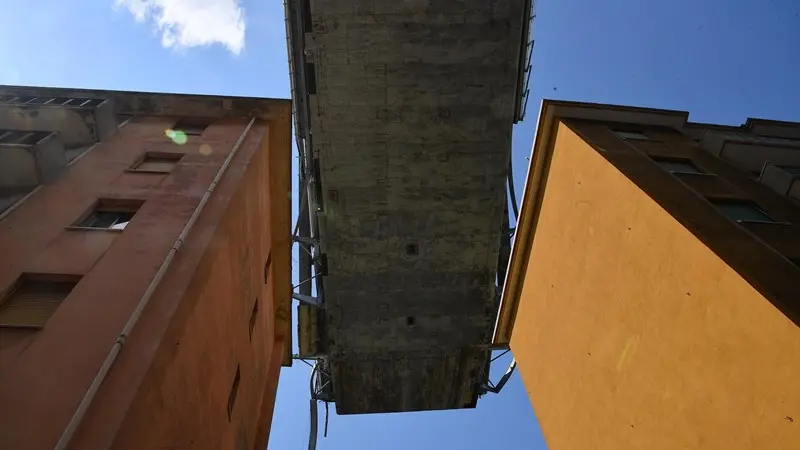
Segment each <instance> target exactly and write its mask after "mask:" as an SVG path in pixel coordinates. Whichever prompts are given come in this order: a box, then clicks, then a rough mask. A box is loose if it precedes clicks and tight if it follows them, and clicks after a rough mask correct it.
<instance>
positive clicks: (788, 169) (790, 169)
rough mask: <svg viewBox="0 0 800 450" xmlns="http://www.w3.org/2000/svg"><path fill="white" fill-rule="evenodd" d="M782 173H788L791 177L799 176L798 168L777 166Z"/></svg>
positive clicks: (799, 170) (799, 168)
mask: <svg viewBox="0 0 800 450" xmlns="http://www.w3.org/2000/svg"><path fill="white" fill-rule="evenodd" d="M778 167H780V168H781V170H783V171H784V172H787V173H790V174H792V175H796V176H800V166H778Z"/></svg>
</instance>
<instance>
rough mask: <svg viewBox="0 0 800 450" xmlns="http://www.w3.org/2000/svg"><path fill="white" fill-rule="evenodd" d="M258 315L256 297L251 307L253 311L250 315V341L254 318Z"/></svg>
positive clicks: (254, 325) (254, 323) (254, 324)
mask: <svg viewBox="0 0 800 450" xmlns="http://www.w3.org/2000/svg"><path fill="white" fill-rule="evenodd" d="M257 315H258V297H256V302H255V304H254V305H253V311H252V312H251V313H250V323H249V327H250V340H251V341H252V340H253V329H254V328H255V327H256V317H257Z"/></svg>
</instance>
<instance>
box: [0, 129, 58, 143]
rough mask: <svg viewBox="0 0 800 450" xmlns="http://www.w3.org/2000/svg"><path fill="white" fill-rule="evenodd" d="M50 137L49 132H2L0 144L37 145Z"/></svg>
mask: <svg viewBox="0 0 800 450" xmlns="http://www.w3.org/2000/svg"><path fill="white" fill-rule="evenodd" d="M49 135H50V132H49V131H22V130H0V144H6V145H36V144H38V143H39V141H41V140H42V139H44V138H46V137H47V136H49Z"/></svg>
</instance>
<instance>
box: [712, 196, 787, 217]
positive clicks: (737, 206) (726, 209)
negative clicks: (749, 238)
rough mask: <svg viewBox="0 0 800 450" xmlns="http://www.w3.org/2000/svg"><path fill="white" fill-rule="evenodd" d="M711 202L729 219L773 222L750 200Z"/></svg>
mask: <svg viewBox="0 0 800 450" xmlns="http://www.w3.org/2000/svg"><path fill="white" fill-rule="evenodd" d="M711 203H713V204H714V206H716V207H717V209H718V210H719V211H720V212H721V213H722V214H724V215H725V216H726V217H728V218H729V219H731V220H735V221H737V222H775V220H774V219H773V218H772V217H770V216H769V215H767V213H765V212H764V210H762V209H761V208H759V207H758V206H756V205H755V204H754V203H752V202H748V201H738V200H712V201H711Z"/></svg>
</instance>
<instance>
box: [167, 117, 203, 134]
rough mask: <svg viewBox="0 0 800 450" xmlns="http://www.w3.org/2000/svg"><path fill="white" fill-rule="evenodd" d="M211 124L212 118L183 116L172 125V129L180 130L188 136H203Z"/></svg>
mask: <svg viewBox="0 0 800 450" xmlns="http://www.w3.org/2000/svg"><path fill="white" fill-rule="evenodd" d="M210 126H211V119H208V120H205V119H201V118H193V117H183V118H180V119H178V120H177V121H176V122H175V123H174V124H173V125H172V130H173V131H180V132H181V133H183V134H185V135H186V136H196V137H201V136H202V135H203V134H204V133H205V132H206V130H208V127H210ZM187 130H188V131H187ZM198 130H199V131H198Z"/></svg>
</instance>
